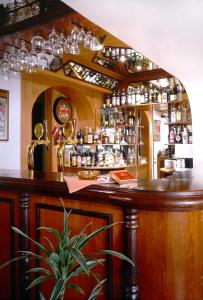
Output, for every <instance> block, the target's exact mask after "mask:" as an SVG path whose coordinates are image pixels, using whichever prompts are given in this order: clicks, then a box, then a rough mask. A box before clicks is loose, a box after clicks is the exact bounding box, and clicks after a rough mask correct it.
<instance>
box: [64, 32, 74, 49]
mask: <svg viewBox="0 0 203 300" xmlns="http://www.w3.org/2000/svg"><path fill="white" fill-rule="evenodd" d="M71 46H72V42H71V36H70V35H68V36H67V39H66V43H65V45H64V53H70V52H71V50H70V49H71Z"/></svg>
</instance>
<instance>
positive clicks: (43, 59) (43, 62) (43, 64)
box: [38, 50, 49, 70]
mask: <svg viewBox="0 0 203 300" xmlns="http://www.w3.org/2000/svg"><path fill="white" fill-rule="evenodd" d="M38 65H39V68H40V69H41V70H49V61H48V58H47V56H46V53H45V50H43V51H42V53H41V54H40V57H39V63H38Z"/></svg>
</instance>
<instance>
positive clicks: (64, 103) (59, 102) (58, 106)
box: [53, 97, 72, 124]
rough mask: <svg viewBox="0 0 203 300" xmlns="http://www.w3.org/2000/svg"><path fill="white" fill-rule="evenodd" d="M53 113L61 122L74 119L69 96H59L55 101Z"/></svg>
mask: <svg viewBox="0 0 203 300" xmlns="http://www.w3.org/2000/svg"><path fill="white" fill-rule="evenodd" d="M53 113H54V117H55V119H56V121H57V122H58V123H59V124H64V123H66V122H67V121H70V120H71V119H72V106H71V104H70V102H69V99H68V98H67V97H58V98H57V99H56V100H55V102H54V107H53Z"/></svg>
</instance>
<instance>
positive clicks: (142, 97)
mask: <svg viewBox="0 0 203 300" xmlns="http://www.w3.org/2000/svg"><path fill="white" fill-rule="evenodd" d="M144 103H145V94H144V87H143V86H141V88H140V104H144Z"/></svg>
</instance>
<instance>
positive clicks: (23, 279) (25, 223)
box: [19, 193, 30, 300]
mask: <svg viewBox="0 0 203 300" xmlns="http://www.w3.org/2000/svg"><path fill="white" fill-rule="evenodd" d="M29 202H30V196H29V194H28V193H24V194H22V195H21V196H20V203H19V206H20V222H19V223H20V230H21V231H23V232H24V233H25V234H27V235H29V233H30V230H29V206H30V203H29ZM19 249H20V251H29V250H30V242H29V240H28V239H26V238H24V237H22V236H21V235H20V236H19ZM22 255H24V257H25V258H24V259H22V260H20V270H19V274H20V299H21V300H28V299H29V291H26V288H27V287H28V285H29V282H30V279H29V275H28V274H27V273H26V272H27V271H28V270H29V269H30V261H29V257H28V255H27V254H22Z"/></svg>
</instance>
